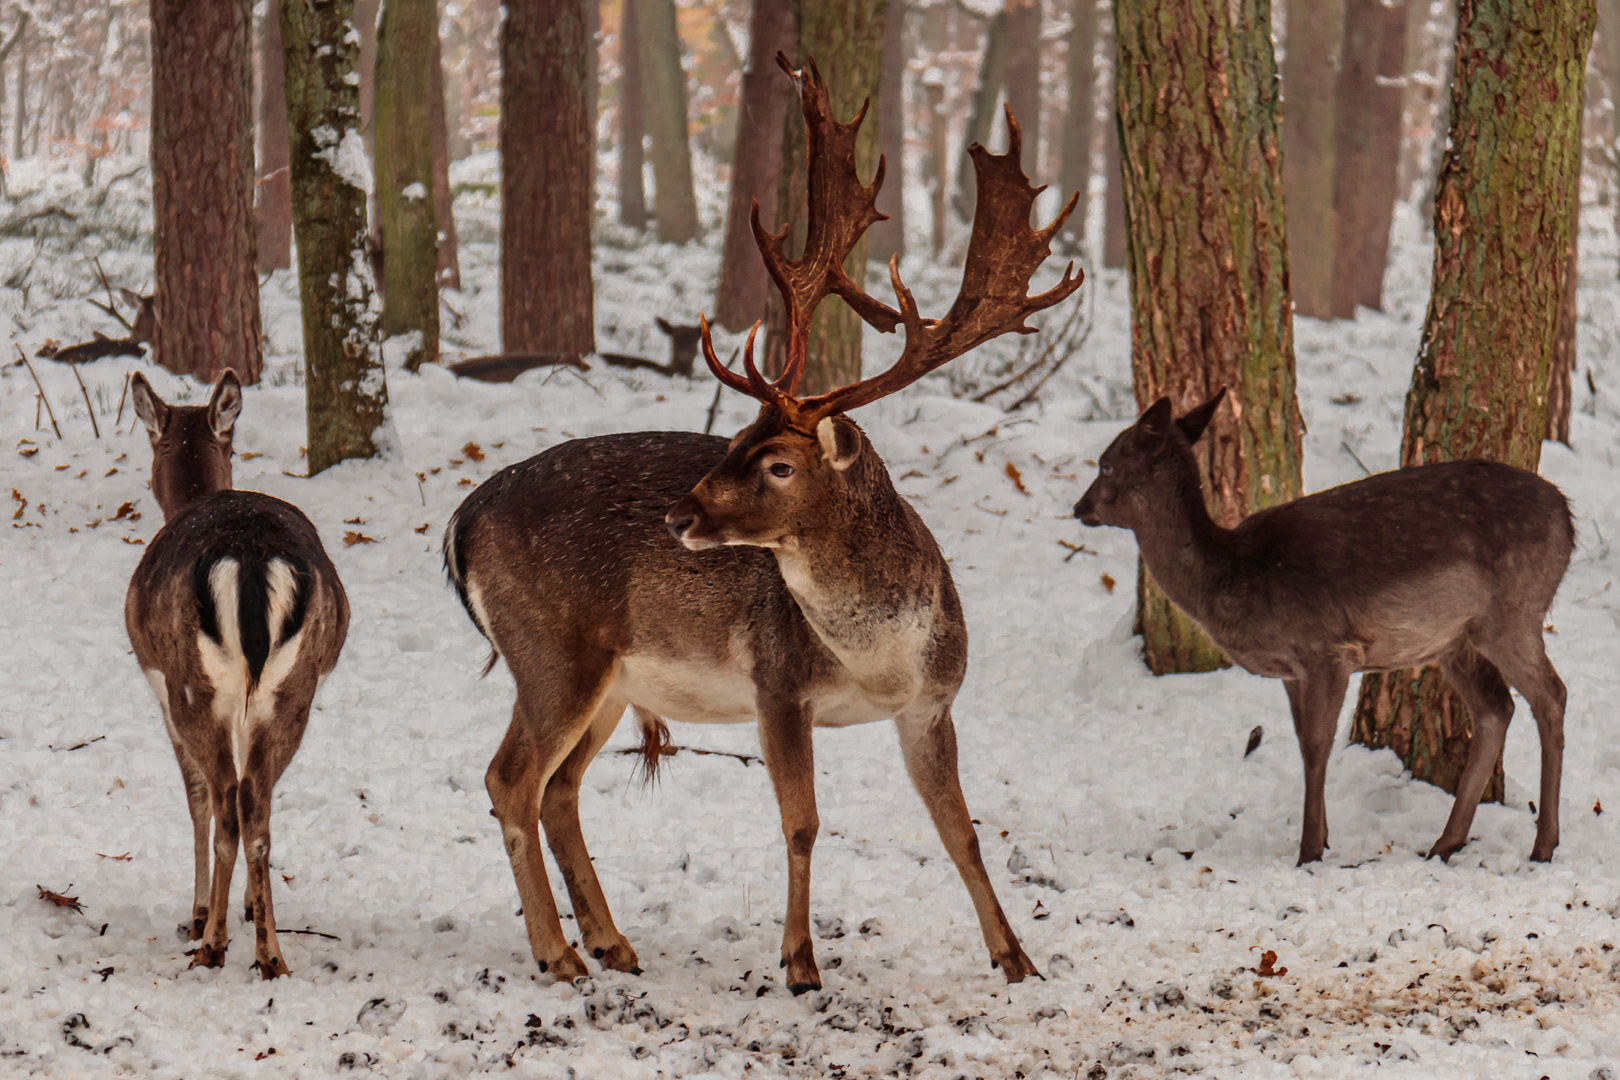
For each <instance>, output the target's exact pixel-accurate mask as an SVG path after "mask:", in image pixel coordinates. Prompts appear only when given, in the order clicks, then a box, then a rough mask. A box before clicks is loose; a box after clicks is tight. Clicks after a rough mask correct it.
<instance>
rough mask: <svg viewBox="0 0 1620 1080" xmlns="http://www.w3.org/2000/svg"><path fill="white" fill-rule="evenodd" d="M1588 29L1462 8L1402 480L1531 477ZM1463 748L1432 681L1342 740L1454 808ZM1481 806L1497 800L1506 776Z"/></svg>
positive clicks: (1525, 10) (1559, 7)
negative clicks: (1462, 468)
mask: <svg viewBox="0 0 1620 1080" xmlns="http://www.w3.org/2000/svg"><path fill="white" fill-rule="evenodd" d="M1594 21H1595V10H1594V5H1593V3H1592V0H1465V2H1464V3H1463V4H1462V5H1461V7H1460V10H1459V12H1458V19H1457V48H1456V61H1455V62H1456V72H1457V78H1456V80H1455V81H1454V82H1453V83H1452V89H1451V139H1450V146H1449V148H1448V149H1447V150H1446V155H1445V162H1444V164H1443V165H1442V166H1441V169H1440V180H1439V185H1438V191H1437V194H1436V197H1435V218H1434V234H1435V252H1434V271H1433V284H1432V285H1431V287H1430V291H1429V313H1428V317H1427V320H1426V322H1425V324H1424V329H1423V341H1422V345H1421V346H1420V349H1419V352H1418V359H1417V365H1416V368H1415V369H1414V371H1413V373H1412V386H1411V389H1410V390H1409V391H1408V392H1407V395H1406V430H1405V434H1404V436H1403V438H1402V440H1401V464H1402V466H1411V465H1422V464H1425V463H1428V462H1435V461H1451V460H1457V459H1462V458H1475V457H1482V458H1491V459H1494V460H1497V461H1505V462H1507V463H1508V464H1510V465H1517V466H1519V467H1520V468H1524V469H1535V468H1536V466H1537V464H1538V463H1539V462H1540V459H1541V441H1542V436H1543V435H1544V434H1545V433H1546V431H1547V384H1548V376H1549V373H1550V368H1551V359H1552V354H1553V346H1554V340H1555V338H1556V336H1557V329H1558V312H1559V308H1560V306H1561V305H1560V301H1561V299H1562V296H1563V290H1564V287H1565V284H1566V280H1567V270H1568V267H1569V262H1570V260H1569V254H1568V253H1569V244H1570V237H1571V218H1572V216H1573V215H1575V214H1576V213H1578V200H1577V197H1576V195H1577V192H1578V188H1577V182H1578V178H1579V175H1580V163H1581V112H1582V99H1583V97H1584V84H1585V78H1584V73H1585V67H1586V56H1587V53H1588V52H1589V50H1590V48H1591V45H1592V25H1593V22H1594ZM1414 512H1416V513H1421V512H1422V510H1421V508H1418V509H1416V510H1415V511H1414ZM1472 737H1473V721H1472V718H1471V717H1470V716H1469V715H1468V709H1467V707H1466V706H1464V704H1463V703H1462V700H1461V699H1460V698H1458V697H1456V696H1455V695H1454V694H1453V693H1452V692H1451V690H1450V689H1449V688H1448V687H1447V686H1446V684H1445V680H1444V679H1443V678H1442V677H1441V676H1440V673H1439V671H1437V670H1436V669H1434V668H1423V669H1420V670H1408V671H1398V672H1388V673H1369V674H1366V675H1363V676H1362V680H1361V696H1360V700H1359V701H1358V702H1357V704H1356V713H1355V720H1354V722H1353V725H1352V728H1351V739H1352V740H1353V741H1355V742H1358V743H1361V744H1363V745H1366V746H1371V747H1385V746H1387V747H1391V748H1392V749H1394V750H1395V752H1396V753H1397V754H1399V755H1400V756H1401V759H1402V761H1403V762H1404V763H1405V764H1406V767H1407V768H1409V769H1411V771H1412V775H1413V776H1414V777H1416V778H1417V779H1419V780H1427V781H1428V782H1429V783H1431V784H1436V785H1438V786H1440V787H1443V788H1445V789H1446V790H1447V791H1452V792H1455V791H1456V790H1457V780H1458V778H1459V777H1460V776H1461V773H1462V767H1463V763H1464V761H1465V760H1466V759H1467V756H1468V744H1469V742H1470V741H1471V739H1472ZM1485 797H1486V798H1487V799H1490V800H1493V801H1500V800H1501V798H1502V777H1501V762H1500V761H1498V762H1497V773H1496V775H1495V776H1494V777H1493V778H1492V780H1491V783H1490V784H1489V786H1488V787H1487V788H1486V791H1485Z"/></svg>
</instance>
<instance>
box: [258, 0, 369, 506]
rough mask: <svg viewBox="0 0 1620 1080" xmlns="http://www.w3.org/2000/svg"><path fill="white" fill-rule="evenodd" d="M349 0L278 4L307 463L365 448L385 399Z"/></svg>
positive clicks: (312, 467)
mask: <svg viewBox="0 0 1620 1080" xmlns="http://www.w3.org/2000/svg"><path fill="white" fill-rule="evenodd" d="M354 8H355V5H354V3H353V0H298V2H297V3H291V2H289V3H285V4H283V5H282V6H281V41H282V48H283V56H284V57H285V59H286V80H287V119H288V127H289V128H290V136H291V137H290V140H289V141H290V144H291V150H292V155H291V159H292V193H293V228H294V230H295V232H296V236H297V240H298V292H299V298H300V300H301V301H302V314H303V322H304V394H305V403H306V410H307V414H308V422H309V472H310V475H311V476H313V475H315V474H316V473H318V472H320V471H321V470H322V469H325V468H328V467H329V466H332V465H336V464H337V463H338V462H340V461H345V460H347V459H349V458H368V457H376V456H377V454H378V452H379V449H380V447H379V432H378V429H379V428H381V427H382V425H383V423H384V413H385V411H386V409H387V406H388V385H387V382H386V379H385V377H384V374H383V358H382V343H381V339H380V335H379V333H378V321H379V316H380V312H379V311H378V307H377V301H376V295H375V287H374V282H373V280H372V275H371V260H370V251H369V248H370V235H369V232H368V230H367V226H366V198H367V193H368V189H369V188H370V187H371V167H370V162H369V161H368V159H367V157H366V150H365V143H364V140H363V139H362V138H361V135H360V100H359V99H360V92H359V87H358V86H357V85H356V82H357V80H355V79H354V72H355V65H356V63H357V61H358V59H359V41H358V40H357V37H356V35H355V33H354Z"/></svg>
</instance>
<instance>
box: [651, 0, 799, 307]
mask: <svg viewBox="0 0 1620 1080" xmlns="http://www.w3.org/2000/svg"><path fill="white" fill-rule="evenodd" d="M640 2H641V0H623V4H622V6H621V7H620V9H619V11H620V20H619V224H621V225H627V226H629V227H630V228H632V229H644V228H646V227H647V190H646V188H645V186H644V179H643V177H642V175H641V174H642V169H643V166H644V165H645V164H646V158H645V157H644V156H643V154H644V150H645V148H644V147H643V146H642V141H643V140H644V139H645V138H646V137H647V124H646V108H645V96H646V95H645V94H644V93H643V92H642V88H641V31H640V30H639V29H638V27H639V25H640V22H641V19H640V17H639V16H638V15H637V14H636V7H637V5H638V4H639V3H640ZM784 2H786V0H784ZM746 83H747V76H744V84H745V85H746ZM744 93H745V94H746V93H747V91H746V90H745V91H744ZM760 265H761V269H760V277H761V279H763V278H764V275H765V270H764V264H763V263H762V264H760Z"/></svg>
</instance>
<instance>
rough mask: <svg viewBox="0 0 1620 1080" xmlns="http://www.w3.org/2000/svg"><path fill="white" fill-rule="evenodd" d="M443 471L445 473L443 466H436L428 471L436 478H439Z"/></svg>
mask: <svg viewBox="0 0 1620 1080" xmlns="http://www.w3.org/2000/svg"><path fill="white" fill-rule="evenodd" d="M443 471H444V466H443V465H435V466H433V468H431V469H429V470H428V472H430V473H432V474H433V475H434V476H438V475H439V473H441V472H443Z"/></svg>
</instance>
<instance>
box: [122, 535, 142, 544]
mask: <svg viewBox="0 0 1620 1080" xmlns="http://www.w3.org/2000/svg"><path fill="white" fill-rule="evenodd" d="M118 539H120V540H122V541H123V542H124V543H126V544H144V543H146V541H145V540H142V539H141V538H140V537H138V536H120V537H119V538H118Z"/></svg>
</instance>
